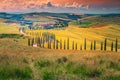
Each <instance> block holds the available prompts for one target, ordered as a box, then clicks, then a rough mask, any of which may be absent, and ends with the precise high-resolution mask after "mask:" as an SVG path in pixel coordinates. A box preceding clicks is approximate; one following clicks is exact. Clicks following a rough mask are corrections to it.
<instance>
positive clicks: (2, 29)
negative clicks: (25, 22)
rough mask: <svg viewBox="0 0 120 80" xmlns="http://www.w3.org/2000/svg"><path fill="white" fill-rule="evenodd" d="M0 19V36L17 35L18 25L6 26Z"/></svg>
mask: <svg viewBox="0 0 120 80" xmlns="http://www.w3.org/2000/svg"><path fill="white" fill-rule="evenodd" d="M3 21H4V20H2V19H0V34H3V33H4V34H19V25H18V24H6V23H4V22H3Z"/></svg>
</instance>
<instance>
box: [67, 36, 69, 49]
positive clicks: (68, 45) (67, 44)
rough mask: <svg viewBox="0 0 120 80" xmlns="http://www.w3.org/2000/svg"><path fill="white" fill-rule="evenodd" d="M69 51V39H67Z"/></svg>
mask: <svg viewBox="0 0 120 80" xmlns="http://www.w3.org/2000/svg"><path fill="white" fill-rule="evenodd" d="M67 49H68V50H69V38H68V39H67Z"/></svg>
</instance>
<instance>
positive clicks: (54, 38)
mask: <svg viewBox="0 0 120 80" xmlns="http://www.w3.org/2000/svg"><path fill="white" fill-rule="evenodd" d="M55 41H56V40H55V35H54V36H53V49H55Z"/></svg>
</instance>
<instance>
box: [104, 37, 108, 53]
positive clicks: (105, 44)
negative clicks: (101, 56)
mask: <svg viewBox="0 0 120 80" xmlns="http://www.w3.org/2000/svg"><path fill="white" fill-rule="evenodd" d="M106 50H107V38H105V41H104V51H106Z"/></svg>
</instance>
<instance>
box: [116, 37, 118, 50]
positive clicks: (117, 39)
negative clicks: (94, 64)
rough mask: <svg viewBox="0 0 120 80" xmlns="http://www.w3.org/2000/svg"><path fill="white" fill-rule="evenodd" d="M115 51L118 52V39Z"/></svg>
mask: <svg viewBox="0 0 120 80" xmlns="http://www.w3.org/2000/svg"><path fill="white" fill-rule="evenodd" d="M115 51H116V52H117V51H118V39H117V38H116V43H115Z"/></svg>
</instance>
